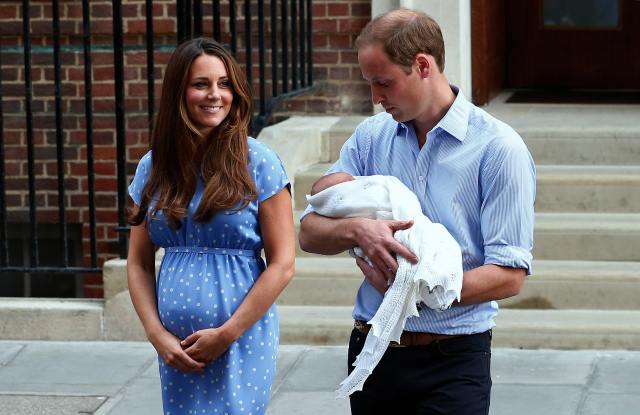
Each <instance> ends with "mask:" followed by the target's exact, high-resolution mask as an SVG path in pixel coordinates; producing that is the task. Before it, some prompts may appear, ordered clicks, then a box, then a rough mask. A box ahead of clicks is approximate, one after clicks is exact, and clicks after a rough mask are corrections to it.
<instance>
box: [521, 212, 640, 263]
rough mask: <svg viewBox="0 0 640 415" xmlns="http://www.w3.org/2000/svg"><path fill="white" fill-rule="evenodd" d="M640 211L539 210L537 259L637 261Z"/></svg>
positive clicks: (535, 244)
mask: <svg viewBox="0 0 640 415" xmlns="http://www.w3.org/2000/svg"><path fill="white" fill-rule="evenodd" d="M639 246H640V214H637V213H635V214H634V213H538V214H536V224H535V235H534V251H533V256H534V258H537V259H557V260H578V261H583V260H584V261H640V249H639V248H638V247H639Z"/></svg>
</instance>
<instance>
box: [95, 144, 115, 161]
mask: <svg viewBox="0 0 640 415" xmlns="http://www.w3.org/2000/svg"><path fill="white" fill-rule="evenodd" d="M93 158H94V160H116V148H115V147H113V146H109V147H103V146H95V147H94V148H93Z"/></svg>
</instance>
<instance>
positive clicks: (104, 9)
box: [91, 4, 113, 19]
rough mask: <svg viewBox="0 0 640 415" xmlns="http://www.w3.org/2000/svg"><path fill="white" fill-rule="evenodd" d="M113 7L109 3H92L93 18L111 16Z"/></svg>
mask: <svg viewBox="0 0 640 415" xmlns="http://www.w3.org/2000/svg"><path fill="white" fill-rule="evenodd" d="M112 10H113V8H112V7H111V6H110V5H108V4H92V5H91V17H92V18H93V19H95V18H100V17H111V15H112Z"/></svg>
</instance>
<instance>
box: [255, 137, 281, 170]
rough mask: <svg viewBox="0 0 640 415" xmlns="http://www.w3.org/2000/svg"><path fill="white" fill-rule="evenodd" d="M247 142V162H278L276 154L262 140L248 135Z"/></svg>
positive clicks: (278, 158)
mask: <svg viewBox="0 0 640 415" xmlns="http://www.w3.org/2000/svg"><path fill="white" fill-rule="evenodd" d="M247 140H248V143H249V162H250V163H254V164H260V163H264V162H275V161H278V162H280V157H279V156H278V154H277V153H276V152H275V151H273V150H272V149H271V147H269V146H268V145H267V144H265V143H263V142H262V141H259V140H256V139H255V138H253V137H248V139H247Z"/></svg>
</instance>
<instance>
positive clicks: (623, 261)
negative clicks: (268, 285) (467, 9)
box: [0, 103, 640, 350]
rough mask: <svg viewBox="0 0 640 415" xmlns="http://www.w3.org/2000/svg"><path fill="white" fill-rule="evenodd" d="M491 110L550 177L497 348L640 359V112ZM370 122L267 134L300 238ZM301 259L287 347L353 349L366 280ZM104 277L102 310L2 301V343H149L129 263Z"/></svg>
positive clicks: (352, 271)
mask: <svg viewBox="0 0 640 415" xmlns="http://www.w3.org/2000/svg"><path fill="white" fill-rule="evenodd" d="M487 110H488V111H489V112H490V113H493V114H495V115H496V116H497V117H498V118H500V119H502V120H504V121H506V122H508V123H509V124H511V125H512V126H513V127H514V128H515V129H516V130H517V131H518V132H519V133H520V134H521V135H522V136H523V138H524V140H525V142H526V144H527V146H528V147H529V150H530V151H531V153H532V155H533V157H534V159H535V160H536V164H537V169H538V188H537V189H538V193H537V200H536V224H535V249H534V263H533V270H534V274H533V275H532V276H531V277H530V278H529V279H528V280H527V282H526V284H525V286H524V288H523V290H522V292H521V293H520V295H518V296H516V297H514V298H510V299H507V300H504V301H500V305H501V308H502V309H501V310H500V314H499V315H498V318H497V327H496V329H495V330H494V344H495V345H497V346H508V347H522V348H568V349H581V348H597V349H630V350H640V123H639V122H638V120H640V106H602V107H598V106H582V107H578V106H552V105H543V106H527V105H522V104H518V105H513V104H510V105H507V104H500V103H498V104H495V105H494V104H492V105H490V106H489V107H487ZM362 119H363V117H354V116H347V117H293V118H291V119H289V120H287V121H285V122H282V123H280V124H277V125H274V126H270V127H268V128H266V129H264V130H263V132H262V133H261V135H260V137H259V139H261V140H263V141H265V142H266V143H267V144H269V145H270V146H271V147H272V148H273V149H274V150H276V152H278V154H279V155H280V156H281V158H282V160H283V162H284V163H285V166H286V168H287V171H288V172H289V175H290V178H291V179H292V181H293V183H294V186H293V191H294V204H295V209H296V227H297V226H298V223H299V221H298V220H297V218H298V217H299V215H300V213H301V211H302V209H304V207H305V206H306V201H305V198H304V195H305V194H306V193H307V192H308V189H309V188H310V186H311V183H313V181H314V180H315V179H316V178H317V177H319V176H320V175H321V174H323V173H324V171H325V170H326V169H327V167H328V166H329V163H330V162H331V161H333V160H335V159H337V157H338V154H339V150H340V147H341V146H342V143H343V142H344V141H345V140H346V139H347V137H349V135H350V134H351V132H352V131H353V130H354V128H355V126H356V125H357V123H358V122H359V121H360V120H362ZM296 249H297V258H296V275H295V277H294V279H293V281H292V282H291V284H290V285H289V286H288V287H287V288H286V290H285V291H284V292H283V293H282V295H281V296H280V298H279V299H278V303H279V311H280V321H281V336H280V338H281V342H283V343H289V344H292V343H294V344H341V345H344V344H346V342H347V339H348V335H349V332H350V328H351V326H352V324H353V323H352V320H351V308H352V306H353V301H354V297H355V293H356V290H357V287H358V286H359V284H360V281H361V278H362V277H361V276H360V274H359V270H358V269H357V267H356V266H355V263H354V262H353V260H352V259H351V258H349V257H348V256H347V255H345V254H341V255H337V256H333V257H325V256H320V255H311V254H308V253H306V252H302V251H301V250H300V248H299V247H297V248H296ZM160 257H161V252H159V254H158V256H157V261H158V262H157V263H156V264H157V265H159V260H160ZM103 275H104V284H105V298H104V300H100V301H97V300H83V299H74V300H65V299H0V321H2V324H0V338H1V339H20V340H28V339H34V340H144V339H145V336H144V333H143V331H142V328H141V325H140V323H139V321H138V319H137V317H136V315H135V312H134V311H133V307H132V305H131V300H130V298H129V293H128V291H127V282H126V261H125V260H120V259H116V260H111V261H108V262H107V263H105V265H104V273H103Z"/></svg>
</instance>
